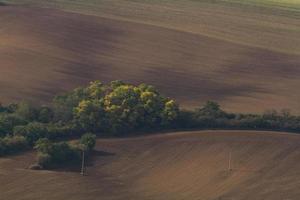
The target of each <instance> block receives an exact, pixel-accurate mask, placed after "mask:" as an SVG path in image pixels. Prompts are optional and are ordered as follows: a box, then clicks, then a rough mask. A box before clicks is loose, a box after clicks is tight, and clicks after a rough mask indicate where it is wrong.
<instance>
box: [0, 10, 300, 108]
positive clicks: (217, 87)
mask: <svg viewBox="0 0 300 200" xmlns="http://www.w3.org/2000/svg"><path fill="white" fill-rule="evenodd" d="M0 23H1V29H0V90H1V96H0V101H2V102H10V101H12V100H21V99H25V100H32V101H35V102H42V103H45V102H49V101H50V100H51V98H52V97H53V95H54V94H57V93H59V92H62V91H66V90H69V89H71V88H74V87H77V86H79V85H82V84H86V83H87V82H89V81H91V80H94V79H100V80H102V81H104V82H107V81H111V80H115V79H122V80H125V81H129V82H131V83H141V82H146V83H149V84H153V85H155V86H157V87H158V88H159V89H160V90H161V91H162V92H163V93H164V94H166V95H167V96H170V97H173V98H176V99H178V101H179V102H180V103H182V104H183V106H184V107H194V106H198V105H200V104H202V103H203V102H205V101H206V100H216V101H219V102H220V103H221V104H222V105H223V106H224V107H225V108H226V109H227V110H230V111H243V112H261V111H264V110H266V109H270V108H276V109H281V108H289V109H291V110H292V111H293V112H297V113H299V112H300V104H299V102H300V101H299V98H300V94H299V92H298V89H299V88H298V87H299V85H300V79H299V76H300V68H299V65H300V60H299V58H298V57H297V56H295V55H292V54H291V55H289V54H284V53H279V52H274V51H271V50H266V49H262V48H256V47H250V46H247V45H241V44H236V43H231V42H228V41H225V40H221V39H214V38H211V37H207V36H204V35H201V34H192V33H189V32H185V31H178V30H173V29H168V28H164V27H158V26H152V25H145V24H141V23H134V22H125V21H120V20H113V19H108V18H102V17H96V16H88V15H82V14H75V13H69V12H64V11H58V10H54V9H40V8H26V7H21V6H2V7H0ZM274 39H275V38H274Z"/></svg>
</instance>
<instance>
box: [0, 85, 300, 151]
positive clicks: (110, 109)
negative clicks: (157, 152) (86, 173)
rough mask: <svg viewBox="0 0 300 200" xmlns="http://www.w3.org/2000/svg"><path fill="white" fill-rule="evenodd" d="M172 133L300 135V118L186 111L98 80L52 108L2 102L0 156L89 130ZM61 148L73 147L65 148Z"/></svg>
mask: <svg viewBox="0 0 300 200" xmlns="http://www.w3.org/2000/svg"><path fill="white" fill-rule="evenodd" d="M168 129H169V130H170V129H172V130H174V129H178V130H182V129H253V130H257V129H267V130H281V131H291V132H300V117H299V116H293V115H291V114H290V113H289V112H288V111H286V110H283V111H281V112H277V111H267V112H265V113H263V114H237V113H228V112H225V111H224V110H222V109H221V108H220V106H219V105H218V104H217V103H216V102H211V101H209V102H207V103H206V104H205V105H203V106H202V107H199V108H197V109H195V110H193V111H186V110H181V109H179V105H178V104H177V103H176V102H175V101H174V100H172V99H170V98H166V97H164V96H162V95H161V94H160V93H159V92H158V91H157V90H156V89H155V88H154V87H152V86H149V85H146V84H141V85H138V86H134V85H130V84H125V83H123V82H121V81H113V82H111V83H110V84H107V85H105V84H102V83H101V82H99V81H95V82H91V83H90V84H89V85H88V86H87V87H81V88H76V89H74V90H73V91H70V92H68V93H65V94H63V95H59V96H56V97H55V98H54V99H53V102H52V104H51V105H50V106H34V105H30V104H28V103H25V102H21V103H18V104H9V105H6V106H4V105H1V104H0V155H6V154H10V153H14V152H17V151H21V150H24V149H27V148H30V147H33V146H34V145H36V143H37V141H39V140H40V139H47V140H44V142H45V144H48V143H47V142H48V141H56V142H58V141H57V140H65V139H70V138H76V137H80V136H82V135H83V134H84V133H86V132H91V133H95V134H97V135H98V136H100V137H101V136H102V137H112V136H126V135H128V134H141V133H145V132H154V131H157V130H168ZM40 144H42V143H41V142H40ZM61 145H62V148H65V149H68V147H67V146H66V145H65V144H61ZM56 146H57V145H56ZM56 146H55V145H54V146H53V145H52V146H51V147H56ZM58 146H59V145H58ZM49 149H51V148H49ZM71 149H72V148H71ZM44 154H45V153H44ZM43 156H44V157H45V155H43ZM47 156H48V157H49V155H47ZM47 156H46V157H47Z"/></svg>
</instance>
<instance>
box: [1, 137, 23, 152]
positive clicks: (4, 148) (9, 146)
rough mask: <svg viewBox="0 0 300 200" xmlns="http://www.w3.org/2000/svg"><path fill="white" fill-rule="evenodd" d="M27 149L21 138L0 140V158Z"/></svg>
mask: <svg viewBox="0 0 300 200" xmlns="http://www.w3.org/2000/svg"><path fill="white" fill-rule="evenodd" d="M28 147H29V146H28V143H27V141H26V139H25V138H24V137H22V136H14V137H11V136H7V137H5V138H0V156H3V155H7V154H12V153H16V152H20V151H23V150H25V149H27V148H28Z"/></svg>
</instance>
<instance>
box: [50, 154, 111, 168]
mask: <svg viewBox="0 0 300 200" xmlns="http://www.w3.org/2000/svg"><path fill="white" fill-rule="evenodd" d="M114 155H116V154H115V153H111V152H106V151H98V150H94V151H93V152H92V153H91V154H90V155H89V157H86V158H85V163H86V164H85V167H93V166H94V165H95V162H96V161H97V160H98V159H99V158H100V157H108V156H114ZM100 159H101V158H100ZM50 170H51V171H55V172H74V173H80V171H81V161H80V162H79V163H77V162H76V163H74V162H70V163H68V164H66V165H64V166H59V167H54V168H53V169H50Z"/></svg>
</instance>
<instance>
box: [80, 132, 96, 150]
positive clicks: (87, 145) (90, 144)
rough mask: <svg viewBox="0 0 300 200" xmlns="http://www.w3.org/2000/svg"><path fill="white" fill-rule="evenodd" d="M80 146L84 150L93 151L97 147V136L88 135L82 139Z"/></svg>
mask: <svg viewBox="0 0 300 200" xmlns="http://www.w3.org/2000/svg"><path fill="white" fill-rule="evenodd" d="M80 144H81V145H82V146H83V148H84V150H86V151H92V150H93V149H94V147H95V145H96V135H94V134H92V133H86V134H84V135H83V136H81V138H80Z"/></svg>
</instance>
